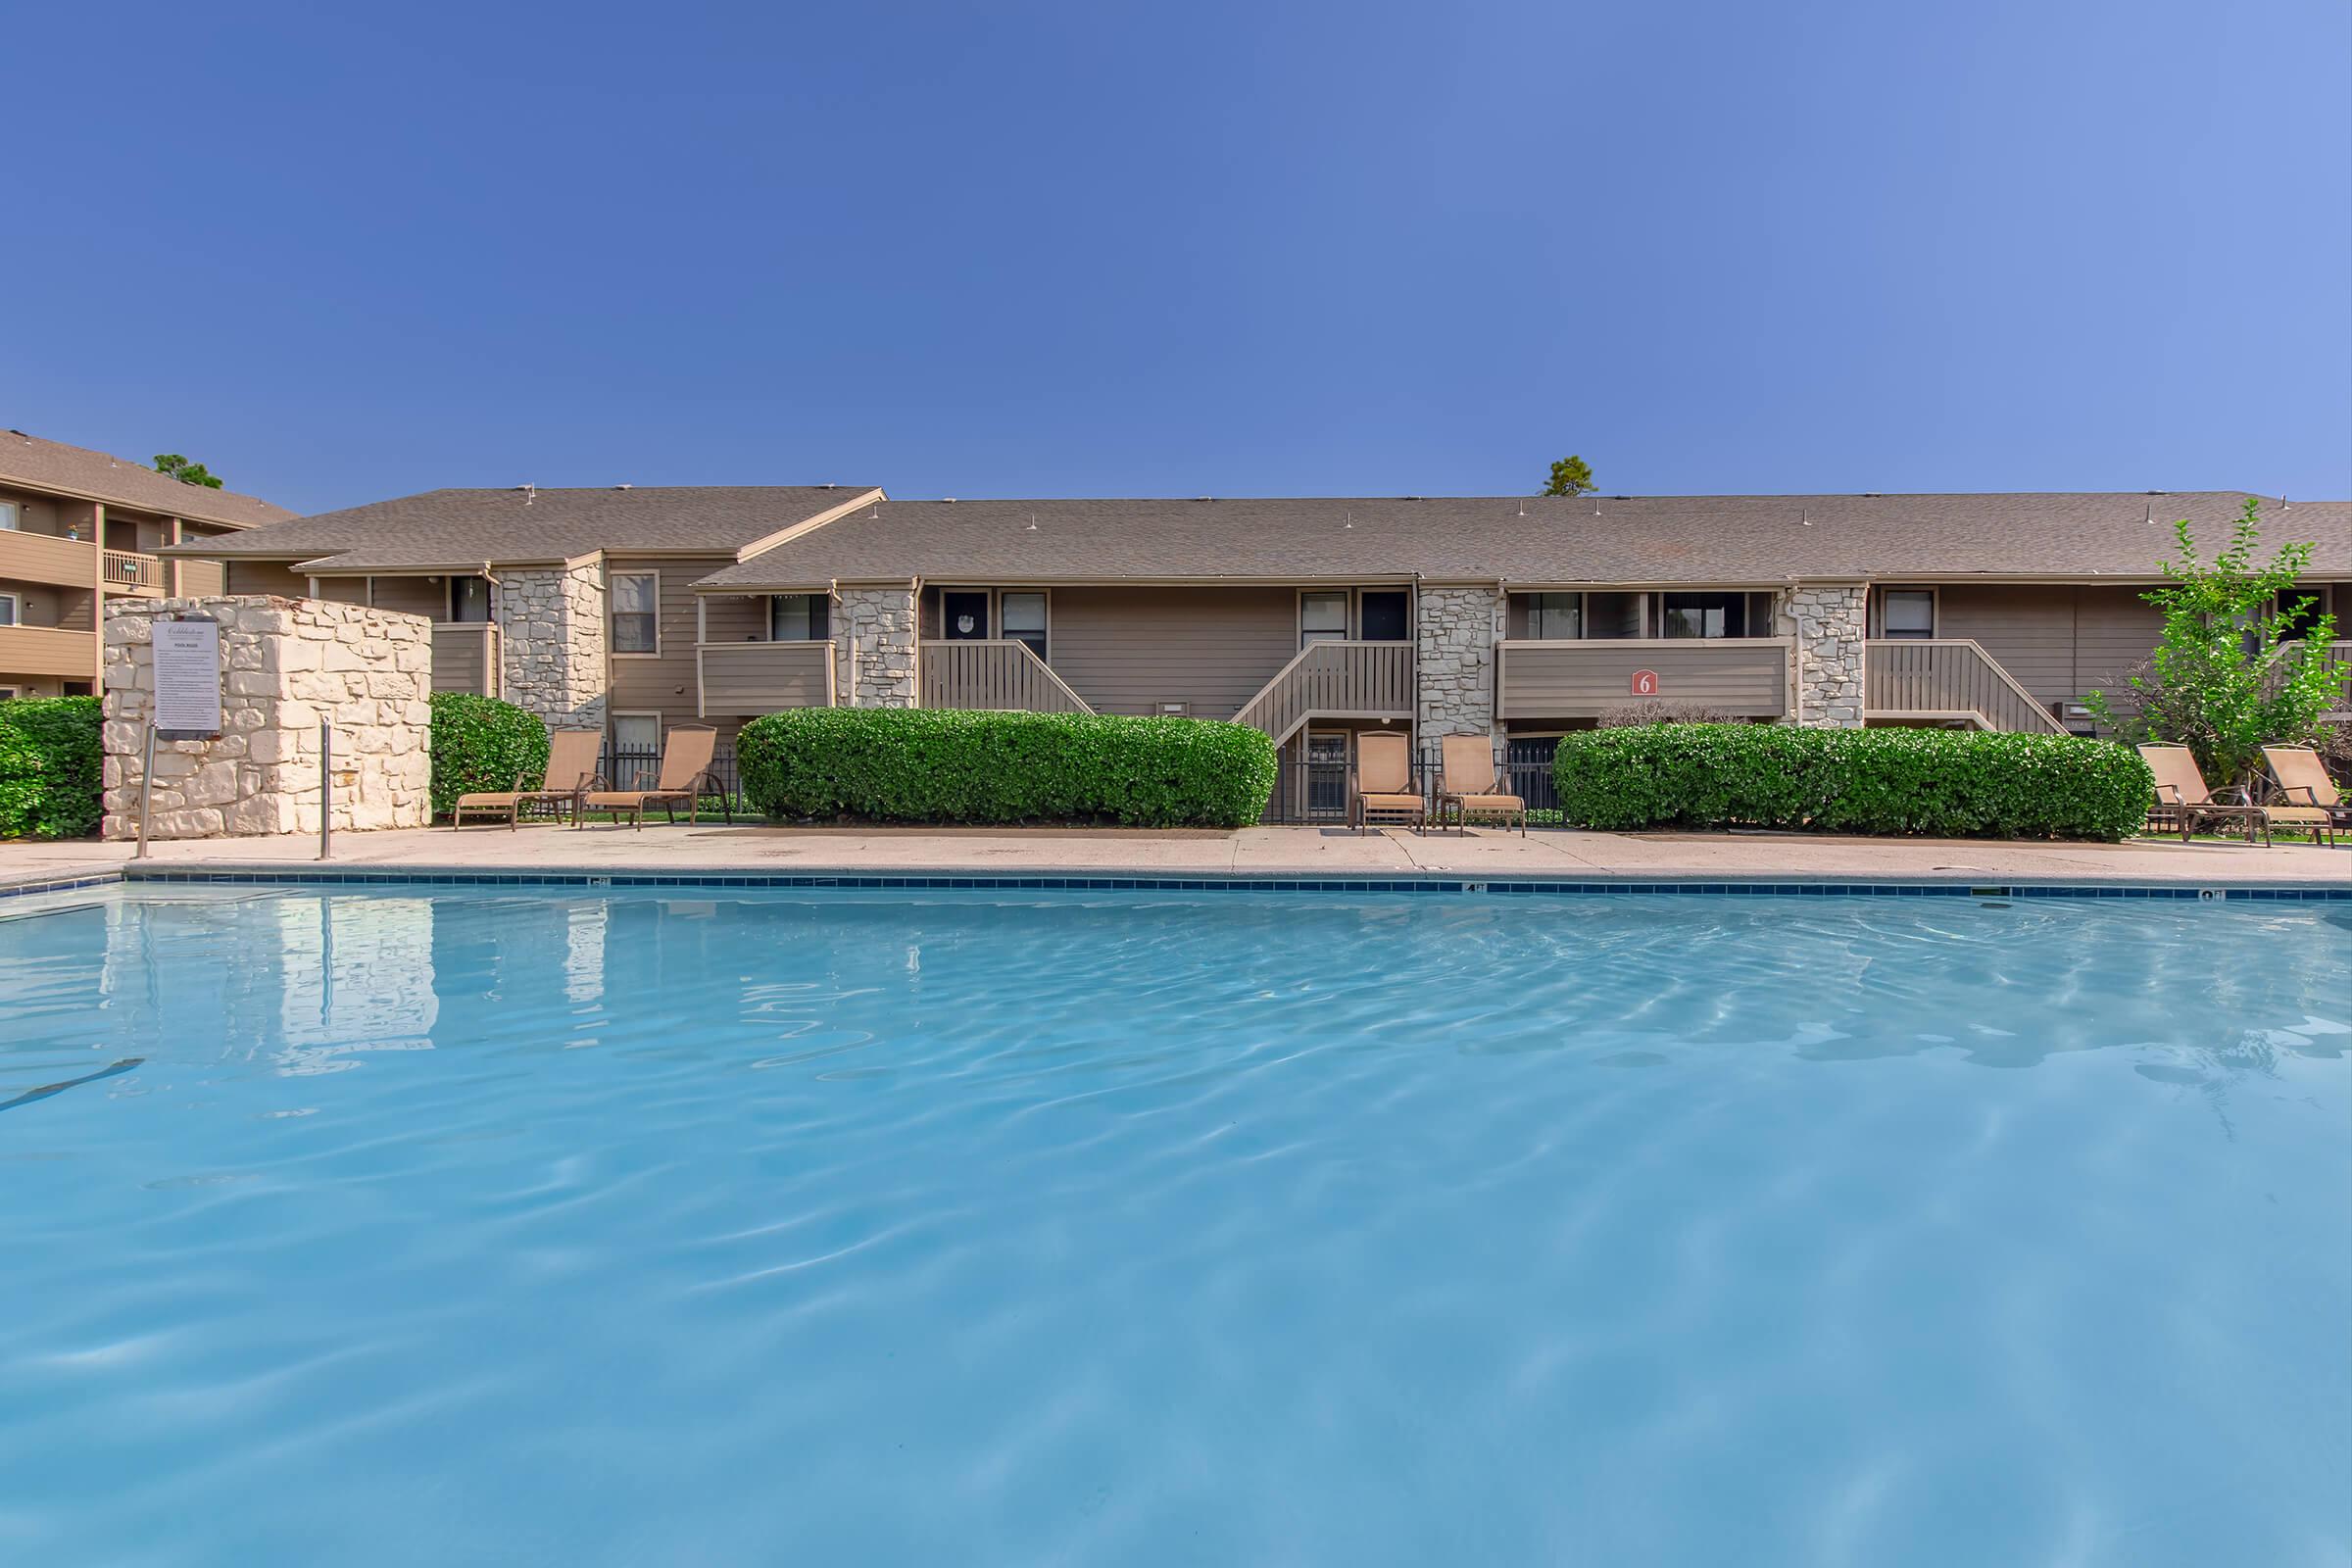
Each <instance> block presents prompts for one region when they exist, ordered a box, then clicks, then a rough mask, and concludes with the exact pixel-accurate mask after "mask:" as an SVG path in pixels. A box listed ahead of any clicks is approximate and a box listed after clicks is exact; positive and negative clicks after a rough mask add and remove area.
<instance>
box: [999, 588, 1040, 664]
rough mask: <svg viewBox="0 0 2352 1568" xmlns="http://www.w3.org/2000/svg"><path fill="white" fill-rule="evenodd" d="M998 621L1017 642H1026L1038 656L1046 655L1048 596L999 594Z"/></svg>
mask: <svg viewBox="0 0 2352 1568" xmlns="http://www.w3.org/2000/svg"><path fill="white" fill-rule="evenodd" d="M997 623H998V624H999V625H1000V626H1002V627H1003V628H1004V631H1005V636H1007V637H1009V638H1011V639H1012V640H1013V641H1014V642H1016V643H1026V644H1028V645H1029V651H1030V652H1031V653H1033V654H1035V655H1036V656H1037V657H1038V658H1040V659H1043V658H1045V657H1046V596H1045V595H1044V594H1030V593H1020V594H999V595H998V596H997Z"/></svg>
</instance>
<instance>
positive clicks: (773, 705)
mask: <svg viewBox="0 0 2352 1568" xmlns="http://www.w3.org/2000/svg"><path fill="white" fill-rule="evenodd" d="M832 670H833V645H832V644H831V643H829V642H798V643H770V642H758V643H729V644H724V645H713V646H712V647H710V648H706V649H705V650H703V702H704V706H705V707H706V708H707V709H708V710H709V717H708V719H707V720H706V722H710V723H717V722H718V721H719V720H721V719H734V718H753V717H758V716H759V715H760V714H761V713H776V712H781V711H784V710H785V709H787V708H823V707H825V706H827V703H828V701H829V700H830V696H831V691H832Z"/></svg>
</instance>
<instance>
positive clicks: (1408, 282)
mask: <svg viewBox="0 0 2352 1568" xmlns="http://www.w3.org/2000/svg"><path fill="white" fill-rule="evenodd" d="M221 9H222V11H223V13H224V14H222V15H221V16H218V17H216V16H213V15H210V13H211V12H212V11H213V10H214V8H210V7H190V6H186V5H178V6H172V7H169V8H157V7H148V6H141V5H121V6H103V7H101V6H63V5H52V6H44V7H28V6H27V7H17V8H14V9H13V10H12V12H11V14H10V17H9V21H8V24H7V37H8V46H9V47H8V53H9V55H10V56H11V57H12V59H13V67H12V69H11V70H10V72H9V73H8V79H9V91H8V99H9V104H10V109H11V118H12V121H13V122H14V123H15V124H17V125H18V126H19V127H20V128H19V133H18V135H17V136H16V137H15V138H14V152H13V154H12V156H11V157H10V159H9V160H8V169H7V172H6V173H5V175H0V189H4V190H5V191H6V193H7V200H6V202H5V210H6V211H7V213H8V214H9V218H10V220H11V221H10V224H9V227H10V229H11V234H10V243H9V244H8V245H7V247H6V249H5V253H4V255H5V260H0V287H4V292H0V298H4V299H5V300H6V301H7V307H6V313H5V322H6V325H5V330H0V423H5V424H14V425H18V426H22V427H23V428H25V429H27V430H30V431H33V432H35V433H37V434H43V435H48V436H52V437H56V438H58V439H62V440H68V441H73V442H78V443H81V444H84V445H90V446H98V447H104V448H107V449H109V450H113V451H118V452H122V453H127V454H130V455H133V456H137V457H142V458H143V457H145V456H146V455H148V454H150V453H152V452H157V451H163V450H176V451H182V452H185V453H187V454H189V455H191V456H193V457H196V458H198V459H200V460H202V461H204V462H207V463H209V464H211V465H212V466H214V467H215V468H216V469H218V470H219V471H221V473H223V474H225V475H226V476H227V478H228V479H229V481H230V483H231V484H232V485H234V486H236V487H238V488H241V489H249V490H253V491H256V492H258V493H261V494H263V495H267V496H269V497H271V498H272V499H274V500H277V501H279V502H281V503H283V504H285V505H288V506H291V507H294V508H296V509H297V510H300V511H319V510H324V509H327V508H330V507H336V506H342V505H348V504H351V503H356V502H361V501H367V500H372V499H376V498H380V497H383V496H387V495H395V494H402V493H406V492H409V491H414V490H420V489H428V488H431V487H434V486H438V485H483V484H492V485H495V484H517V483H521V482H523V481H526V480H528V481H531V482H534V483H537V484H541V485H560V484H606V483H613V482H618V481H622V480H627V481H631V482H634V483H637V484H656V483H697V482H709V483H760V482H766V483H807V482H822V481H836V482H860V483H879V484H884V485H887V486H888V487H889V488H890V489H891V491H892V492H893V493H894V494H897V495H902V496H909V497H917V496H936V495H958V496H988V495H1090V494H1181V495H1195V494H1211V493H1213V494H1219V495H1248V494H1314V493H1348V494H1454V493H1515V492H1523V491H1530V490H1533V489H1535V488H1536V487H1537V486H1538V485H1540V483H1541V481H1542V479H1543V476H1544V470H1545V468H1546V466H1548V464H1549V462H1550V460H1551V459H1553V458H1555V457H1558V456H1560V455H1562V454H1564V453H1567V452H1569V451H1572V450H1573V451H1577V452H1581V453H1583V454H1584V455H1585V456H1586V457H1587V458H1588V459H1590V460H1591V461H1592V463H1593V466H1594V468H1595V470H1596V471H1597V474H1598V476H1599V479H1600V483H1601V487H1602V488H1603V489H1604V490H1608V491H1628V492H1650V493H1657V492H1667V491H1687V492H1704V491H1790V490H1828V491H1853V490H1887V491H1892V490H1974V489H1998V490H2010V489H2020V490H2022V489H2077V488H2081V489H2134V490H2136V489H2145V488H2151V487H2158V488H2173V489H2191V488H2247V489H2254V490H2260V491H2264V492H2266V493H2279V492H2283V493H2285V494H2287V495H2289V496H2290V497H2296V496H2300V497H2312V498H2317V497H2324V496H2325V497H2337V498H2341V497H2347V496H2352V9H2348V8H2347V7H2346V6H2345V4H2344V3H2343V0H2243V3H2229V4H2222V3H2216V0H2113V3H2101V4H2080V3H2072V0H1975V3H1971V4H1965V5H1917V4H1897V3H1889V0H1846V3H1834V4H1811V5H1807V4H1790V5H1757V4H1753V3H1752V0H1740V3H1716V4H1684V5H1674V4H1663V3H1637V0H1622V3H1619V4H1613V5H1571V4H1562V3H1520V4H1450V3H1448V4H1430V3H1427V0H1418V3H1412V4H1390V3H1386V0H1373V3H1364V0H1351V3H1348V4H1316V5H1306V4H1297V5H1293V4H1280V3H1267V0H1243V3H1228V0H1186V3H1184V4H1180V5H1179V4H1163V5H1160V6H1157V7H1152V8H1146V7H1142V6H1134V5H1126V4H1103V3H1099V0H1096V3H1073V4H1067V5H1050V6H1049V5H1031V4H1019V3H1014V4H990V5H971V4H952V5H912V4H888V3H881V4H853V5H840V4H834V5H824V6H816V5H793V6H773V5H762V6H750V5H746V6H741V7H733V8H727V7H705V6H692V5H668V6H648V5H643V4H634V5H627V6H613V5H603V4H586V5H566V6H563V7H554V6H549V7H544V8H541V9H540V10H539V11H538V12H537V13H536V14H535V15H531V16H526V15H525V14H524V10H523V8H519V7H511V6H507V5H498V4H475V5H468V6H464V7H455V8H441V7H436V6H431V5H403V6H371V7H366V8H361V7H345V6H316V5H302V6H283V7H249V6H239V7H233V8H221Z"/></svg>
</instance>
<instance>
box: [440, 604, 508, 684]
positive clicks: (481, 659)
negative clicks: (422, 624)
mask: <svg viewBox="0 0 2352 1568" xmlns="http://www.w3.org/2000/svg"><path fill="white" fill-rule="evenodd" d="M498 664H499V654H498V625H497V623H496V622H494V621H487V620H436V621H434V622H433V690H435V691H437V692H471V693H473V694H474V695H475V696H477V697H496V696H497V695H498V694H499V668H498Z"/></svg>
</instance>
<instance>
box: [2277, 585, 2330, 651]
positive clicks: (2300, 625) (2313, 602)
mask: <svg viewBox="0 0 2352 1568" xmlns="http://www.w3.org/2000/svg"><path fill="white" fill-rule="evenodd" d="M2326 612H2327V589H2325V588H2321V587H2318V586H2316V585H2315V586H2313V587H2309V588H2289V589H2286V590H2285V591H2283V592H2281V593H2280V594H2279V595H2278V607H2277V613H2278V620H2279V626H2278V635H2279V637H2280V638H2281V639H2286V638H2294V639H2297V640H2300V639H2302V638H2304V637H2308V636H2309V635H2311V623H2312V622H2313V621H2315V620H2317V619H2319V618H2320V616H2321V615H2322V614H2324V613H2326Z"/></svg>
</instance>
